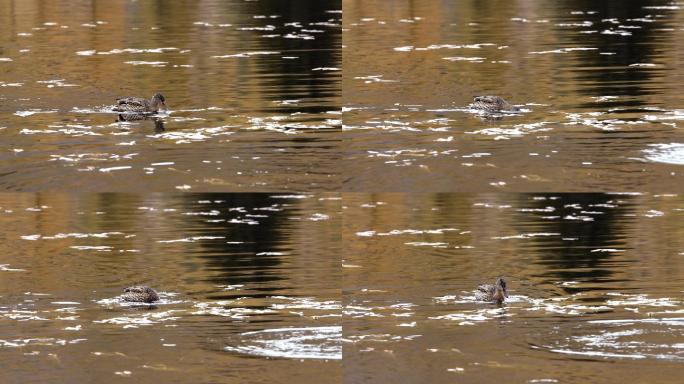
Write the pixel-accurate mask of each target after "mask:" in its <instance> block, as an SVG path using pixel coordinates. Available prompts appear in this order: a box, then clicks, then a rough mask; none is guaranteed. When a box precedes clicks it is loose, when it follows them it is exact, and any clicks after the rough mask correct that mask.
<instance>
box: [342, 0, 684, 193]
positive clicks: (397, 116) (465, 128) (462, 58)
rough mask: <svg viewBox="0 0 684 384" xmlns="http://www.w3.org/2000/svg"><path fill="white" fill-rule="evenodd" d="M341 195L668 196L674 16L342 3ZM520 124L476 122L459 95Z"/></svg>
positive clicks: (653, 2) (605, 6) (571, 5)
mask: <svg viewBox="0 0 684 384" xmlns="http://www.w3.org/2000/svg"><path fill="white" fill-rule="evenodd" d="M343 6H344V11H345V15H344V59H343V67H344V73H343V83H342V84H343V85H342V87H343V107H344V126H345V127H344V135H343V138H344V141H343V142H344V162H343V164H344V168H343V174H344V189H345V190H350V191H359V192H367V191H379V192H380V191H397V192H399V191H400V192H425V191H433V192H447V191H457V192H458V191H460V192H463V191H468V192H480V191H486V190H488V191H498V190H501V191H513V192H520V191H531V192H534V191H540V190H544V191H559V192H564V191H580V192H587V191H596V190H599V191H611V190H633V191H640V190H643V189H647V190H658V191H669V190H672V189H673V188H676V187H677V186H679V185H681V184H682V175H684V173H683V171H682V165H683V164H684V151H683V148H684V137H683V136H684V135H682V132H681V128H680V127H679V125H681V119H682V116H683V115H684V114H683V112H682V106H684V97H683V96H682V93H681V91H680V84H681V82H682V78H684V72H682V69H681V66H680V65H679V62H680V61H681V59H682V49H680V41H681V40H682V39H681V37H682V33H684V31H683V28H682V25H684V19H683V17H684V13H683V12H682V10H681V6H680V5H679V4H674V3H671V2H667V1H659V0H640V1H630V2H621V1H598V2H597V1H553V2H543V1H509V2H505V3H501V2H495V1H439V2H437V1H421V0H417V1H377V0H370V1H365V0H363V1H357V0H344V1H343ZM491 94H493V95H499V96H501V97H504V98H505V99H506V100H508V101H509V102H511V103H512V104H515V105H518V106H519V107H521V108H522V110H523V112H522V113H519V114H515V115H510V116H495V118H492V116H490V118H487V116H483V115H482V114H478V113H476V111H473V110H471V109H469V108H468V104H469V103H470V102H471V101H472V99H473V96H477V95H491Z"/></svg>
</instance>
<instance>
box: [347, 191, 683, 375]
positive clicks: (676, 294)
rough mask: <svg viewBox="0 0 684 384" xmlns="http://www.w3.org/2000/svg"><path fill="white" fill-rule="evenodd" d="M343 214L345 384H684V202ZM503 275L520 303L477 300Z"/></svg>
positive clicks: (351, 200)
mask: <svg viewBox="0 0 684 384" xmlns="http://www.w3.org/2000/svg"><path fill="white" fill-rule="evenodd" d="M343 205H344V206H345V207H346V209H345V211H344V225H343V241H344V244H345V249H344V255H345V256H344V261H343V267H344V316H345V317H344V338H343V340H344V366H345V370H344V377H345V382H350V383H355V382H373V383H377V382H452V381H457V382H473V383H474V382H478V383H480V382H502V381H506V382H520V383H524V382H529V383H534V382H559V383H562V382H573V383H584V382H587V383H596V382H619V381H621V380H622V381H624V382H659V383H666V382H673V383H674V382H679V381H680V378H679V374H678V372H679V371H680V370H681V368H682V366H681V364H682V362H683V359H684V350H683V349H682V346H683V345H684V332H682V329H683V328H682V325H684V317H682V314H683V313H684V294H683V293H682V287H681V281H682V278H683V276H682V271H681V268H680V265H681V258H682V257H684V241H683V240H682V236H681V233H682V231H683V230H684V227H683V226H682V222H683V221H682V219H684V199H682V197H681V196H673V195H648V194H644V195H606V194H434V195H433V194H421V195H417V194H414V195H408V194H375V195H368V194H345V195H344V204H343ZM497 276H503V277H505V279H506V280H507V282H508V289H509V295H510V297H509V299H508V301H507V302H506V303H504V305H503V306H501V307H498V306H496V305H494V304H489V303H482V302H478V301H477V300H476V299H475V297H474V289H475V288H476V287H477V285H478V284H480V283H483V282H487V283H490V284H491V283H493V282H494V280H495V279H496V278H497ZM378 367H383V368H382V369H379V368H378ZM347 368H349V369H347Z"/></svg>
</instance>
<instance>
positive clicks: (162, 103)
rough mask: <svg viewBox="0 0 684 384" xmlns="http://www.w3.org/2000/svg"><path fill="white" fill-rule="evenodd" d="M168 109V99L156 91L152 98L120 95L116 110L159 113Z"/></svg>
mask: <svg viewBox="0 0 684 384" xmlns="http://www.w3.org/2000/svg"><path fill="white" fill-rule="evenodd" d="M160 109H164V110H166V99H165V98H164V95H162V94H161V93H155V94H154V96H152V98H151V99H149V100H147V99H143V98H141V97H119V98H117V99H116V106H115V107H114V109H113V110H114V111H117V112H129V113H157V112H158V111H159V110H160Z"/></svg>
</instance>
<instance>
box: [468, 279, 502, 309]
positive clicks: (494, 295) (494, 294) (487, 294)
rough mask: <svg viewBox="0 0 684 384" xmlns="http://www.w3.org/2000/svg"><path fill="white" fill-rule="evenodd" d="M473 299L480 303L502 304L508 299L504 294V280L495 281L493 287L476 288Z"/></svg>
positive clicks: (482, 286)
mask: <svg viewBox="0 0 684 384" xmlns="http://www.w3.org/2000/svg"><path fill="white" fill-rule="evenodd" d="M475 297H476V298H477V299H478V300H480V301H494V302H496V303H498V304H501V303H503V301H504V299H505V298H507V297H508V293H507V292H506V280H504V279H503V278H501V277H499V278H498V279H496V282H495V283H494V285H491V284H482V285H480V286H478V287H477V290H476V291H475Z"/></svg>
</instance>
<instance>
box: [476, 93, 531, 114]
mask: <svg viewBox="0 0 684 384" xmlns="http://www.w3.org/2000/svg"><path fill="white" fill-rule="evenodd" d="M468 107H469V108H472V109H478V110H481V111H484V112H490V113H496V112H519V111H520V108H518V107H516V106H514V105H511V104H509V103H508V102H507V101H506V100H504V99H503V98H501V97H499V96H475V98H474V99H473V102H472V103H471V104H470V105H468Z"/></svg>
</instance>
